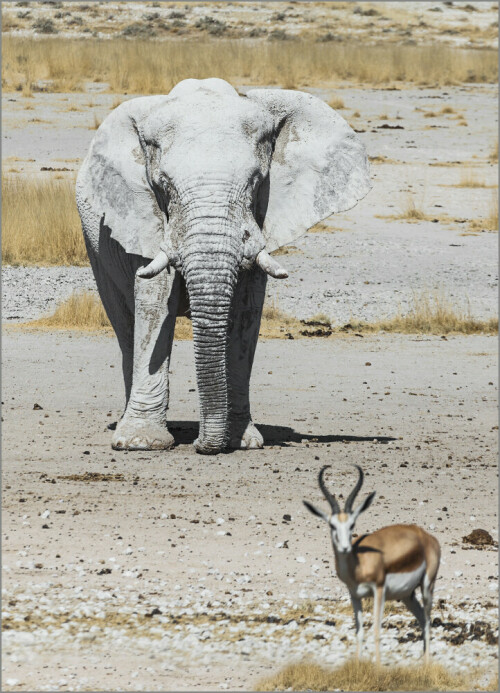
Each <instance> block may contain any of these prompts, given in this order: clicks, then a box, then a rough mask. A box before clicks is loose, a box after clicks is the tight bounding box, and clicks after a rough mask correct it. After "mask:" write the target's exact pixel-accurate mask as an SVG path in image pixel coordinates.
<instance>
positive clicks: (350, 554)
mask: <svg viewBox="0 0 500 693" xmlns="http://www.w3.org/2000/svg"><path fill="white" fill-rule="evenodd" d="M328 467H330V465H325V466H324V467H323V468H322V469H321V471H320V473H319V477H318V481H319V487H320V489H321V490H322V492H323V494H324V496H325V498H326V500H327V501H328V503H329V504H330V507H331V510H332V512H331V515H327V514H326V513H324V512H322V511H321V510H318V508H315V507H314V505H312V504H311V503H309V502H308V501H303V503H304V505H305V506H306V508H307V509H308V510H309V511H310V512H312V513H313V515H317V516H318V517H320V518H321V519H323V520H325V522H327V523H328V525H329V527H330V531H331V535H332V544H333V552H334V554H335V568H336V570H337V575H338V576H339V578H340V579H341V580H342V582H344V583H345V584H346V585H347V587H348V589H349V592H350V595H351V602H352V607H353V610H354V621H355V625H356V638H357V657H358V659H359V657H360V655H361V648H362V644H363V607H362V605H361V599H363V598H364V597H368V596H371V595H373V598H374V606H373V628H374V634H375V653H376V654H375V656H376V661H377V663H380V625H381V621H382V616H383V613H384V603H385V600H391V599H397V600H401V601H402V602H403V603H404V604H405V605H406V606H407V608H408V609H409V610H410V611H411V613H412V614H413V615H414V616H415V617H416V619H417V621H418V622H419V624H420V627H421V628H422V634H423V640H424V655H425V662H426V663H428V661H429V629H430V617H431V608H432V594H433V591H434V584H435V581H436V576H437V572H438V568H439V559H440V555H441V551H440V548H439V543H438V541H437V539H435V538H434V537H432V536H431V535H430V534H428V533H427V532H425V531H424V530H423V529H422V528H421V527H417V526H416V525H390V526H389V527H383V528H382V529H379V530H377V531H376V532H373V533H372V534H364V535H363V536H361V537H359V538H358V539H356V541H355V542H354V543H352V532H353V529H354V525H355V523H356V520H357V519H358V517H359V515H360V514H361V513H362V512H364V511H365V510H367V509H368V508H369V507H370V505H371V504H372V501H373V499H374V497H375V491H372V493H370V494H369V495H368V496H367V497H366V498H365V500H364V501H362V502H361V503H360V504H359V505H358V507H357V508H356V509H355V510H353V509H352V505H353V503H354V500H355V498H356V496H357V495H358V493H359V491H360V489H361V486H362V484H363V470H362V469H361V467H359V466H358V465H356V467H357V469H358V472H359V478H358V481H357V483H356V485H355V487H354V488H353V490H352V491H351V493H350V494H349V496H348V498H347V500H346V502H345V507H344V511H343V512H342V511H341V510H340V506H339V504H338V502H337V499H336V498H335V496H333V495H332V494H331V493H330V492H329V491H328V489H327V488H326V486H325V482H324V480H323V475H324V473H325V469H328ZM419 586H420V588H421V590H422V601H423V606H422V605H421V604H420V602H419V601H418V600H417V598H416V596H415V590H416V589H417V587H419Z"/></svg>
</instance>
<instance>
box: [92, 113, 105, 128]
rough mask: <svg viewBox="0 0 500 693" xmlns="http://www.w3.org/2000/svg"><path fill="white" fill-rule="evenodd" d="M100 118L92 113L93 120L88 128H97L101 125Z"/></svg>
mask: <svg viewBox="0 0 500 693" xmlns="http://www.w3.org/2000/svg"><path fill="white" fill-rule="evenodd" d="M101 123H102V120H101V119H100V118H98V117H97V116H96V114H95V113H94V121H93V122H92V123H91V125H90V128H89V129H90V130H97V129H98V128H99V127H101Z"/></svg>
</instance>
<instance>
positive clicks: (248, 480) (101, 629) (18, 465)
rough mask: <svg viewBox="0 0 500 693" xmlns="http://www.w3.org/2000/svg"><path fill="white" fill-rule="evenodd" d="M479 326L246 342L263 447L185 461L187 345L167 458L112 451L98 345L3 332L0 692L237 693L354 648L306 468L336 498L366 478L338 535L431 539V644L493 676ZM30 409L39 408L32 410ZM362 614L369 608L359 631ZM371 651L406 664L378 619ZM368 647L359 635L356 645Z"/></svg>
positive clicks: (107, 382)
mask: <svg viewBox="0 0 500 693" xmlns="http://www.w3.org/2000/svg"><path fill="white" fill-rule="evenodd" d="M496 349H497V339H496V338H495V337H488V336H474V337H470V336H469V337H448V339H447V340H444V339H441V338H439V337H415V336H402V335H379V336H370V337H365V338H359V337H355V336H340V337H339V338H338V339H330V340H328V341H326V342H322V341H321V340H295V341H286V342H283V341H272V340H270V341H264V342H261V343H260V344H259V346H258V349H257V356H256V363H255V367H254V379H253V402H254V418H255V421H256V423H257V425H259V424H260V426H261V430H262V431H263V433H264V437H265V439H266V442H267V446H266V448H265V449H264V450H261V451H238V452H233V453H231V454H220V455H217V456H214V457H205V456H199V455H196V453H195V452H194V450H193V448H192V446H191V442H192V441H193V440H194V438H195V437H196V432H197V431H196V428H197V423H196V422H197V393H196V379H195V373H194V359H193V353H192V350H193V347H192V343H190V342H178V343H176V344H174V349H173V359H172V370H173V373H172V382H171V410H170V421H171V429H172V432H173V434H174V436H175V438H176V441H177V447H176V448H175V449H174V450H172V451H170V452H164V453H162V452H152V453H149V452H146V453H141V452H135V453H132V452H131V453H118V452H114V451H113V450H111V448H110V438H111V433H110V431H109V430H108V429H107V425H108V424H109V423H110V422H113V421H116V419H117V417H118V416H119V415H120V413H121V406H122V398H123V394H122V385H121V376H120V357H119V352H118V347H117V345H116V342H115V340H114V339H112V338H109V337H105V336H95V335H78V334H75V333H73V334H69V333H58V334H56V335H55V334H50V333H30V332H21V331H18V330H16V329H14V328H9V329H7V330H5V332H4V338H3V373H4V380H3V392H2V399H3V402H4V407H3V417H4V429H3V441H2V442H3V484H4V498H3V528H2V529H3V534H4V536H3V550H4V558H3V609H4V617H3V625H4V637H3V661H2V668H3V671H2V673H3V686H4V690H47V691H48V690H50V691H54V690H67V691H79V690H130V691H136V690H196V689H198V690H222V689H229V690H249V689H250V690H251V689H252V688H254V687H255V686H256V682H257V681H258V680H259V678H261V677H262V675H265V674H268V673H271V672H273V671H276V670H277V669H278V668H280V667H281V666H283V665H285V664H286V663H287V662H289V661H293V660H297V659H299V658H302V657H303V656H304V655H307V656H310V657H311V658H313V659H314V660H315V661H316V662H318V663H320V664H323V665H335V664H337V663H341V662H342V661H344V660H345V659H347V658H348V657H350V656H351V655H352V654H353V652H354V649H355V638H354V627H353V622H352V621H353V619H352V614H351V610H350V605H349V602H348V600H347V592H346V588H345V587H344V586H343V585H342V584H341V583H340V581H339V580H338V579H337V578H336V577H335V576H332V569H333V560H332V558H333V557H332V553H331V547H330V540H329V537H328V535H327V531H326V528H325V527H324V526H323V525H322V524H320V522H319V521H318V520H316V519H315V518H313V517H312V516H311V515H310V514H309V513H307V511H306V509H305V508H304V507H303V505H302V502H301V501H302V499H303V498H307V499H309V500H311V501H312V502H313V503H315V504H318V505H321V506H322V505H323V504H324V501H323V500H322V498H321V496H320V492H319V490H318V488H317V482H316V477H317V472H318V470H319V468H320V466H321V465H322V464H325V463H329V464H331V465H332V469H331V470H330V475H329V485H330V486H331V488H332V489H333V490H335V491H336V492H337V494H338V495H339V496H340V498H342V496H343V497H345V494H346V492H348V491H349V490H350V488H351V486H352V484H353V482H354V476H355V475H354V473H353V470H352V468H351V465H352V464H353V463H357V464H361V465H362V466H363V468H364V470H365V473H366V480H365V487H364V489H363V493H367V492H368V491H371V490H373V489H375V490H376V491H377V497H376V500H375V503H374V505H373V506H372V508H371V509H370V510H369V511H368V512H367V513H365V514H364V515H363V516H362V517H361V518H360V520H359V525H358V527H357V531H359V532H360V533H361V532H365V531H371V530H374V529H376V528H378V527H381V526H383V525H386V524H389V523H393V522H416V523H418V524H421V525H422V526H423V527H425V528H426V529H428V530H429V531H431V532H432V533H434V534H435V535H436V537H437V538H438V539H439V541H440V543H441V546H442V566H441V570H440V573H439V578H438V581H437V588H436V599H435V608H434V610H433V621H434V627H433V629H432V636H431V644H432V651H433V655H434V657H435V659H436V660H437V661H439V662H441V663H442V664H444V665H445V666H447V667H449V668H451V669H453V670H455V671H469V670H471V669H474V668H476V667H477V668H479V671H480V677H482V678H483V679H484V681H487V680H490V679H491V675H492V674H493V672H494V671H495V670H496V667H497V637H498V631H497V575H498V569H497V555H496V546H495V545H493V546H484V547H474V546H473V545H471V544H466V543H464V542H463V540H462V537H464V536H466V535H469V534H470V533H471V532H472V530H473V529H477V528H481V529H485V530H487V531H488V532H489V533H490V534H491V535H492V537H493V540H494V542H495V543H496V540H497V539H498V534H497V531H496V527H497V515H496V508H497V466H496V450H497V430H496V429H497V425H496V424H497V419H496V393H497V375H496ZM35 405H37V406H35ZM370 623H371V617H370V615H369V614H368V615H367V624H370ZM382 642H383V644H382V657H383V661H384V662H385V663H401V662H402V661H404V662H411V661H417V660H418V658H419V656H420V652H421V642H420V640H419V634H418V630H417V627H416V623H415V622H414V621H413V619H412V618H411V616H410V615H409V614H407V613H406V612H405V611H403V610H401V609H400V608H399V607H398V606H396V607H395V608H391V609H390V610H387V613H386V617H385V620H384V629H383V641H382ZM365 643H366V652H367V654H371V653H372V652H373V647H372V635H371V633H369V632H367V633H366V636H365Z"/></svg>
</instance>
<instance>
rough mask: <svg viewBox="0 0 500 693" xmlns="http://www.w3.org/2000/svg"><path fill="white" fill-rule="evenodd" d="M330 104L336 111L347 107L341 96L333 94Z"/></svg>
mask: <svg viewBox="0 0 500 693" xmlns="http://www.w3.org/2000/svg"><path fill="white" fill-rule="evenodd" d="M328 105H329V106H330V108H333V109H334V110H335V111H340V110H342V109H343V108H345V104H344V101H343V100H342V99H341V98H340V96H333V97H332V98H331V99H330V101H329V102H328Z"/></svg>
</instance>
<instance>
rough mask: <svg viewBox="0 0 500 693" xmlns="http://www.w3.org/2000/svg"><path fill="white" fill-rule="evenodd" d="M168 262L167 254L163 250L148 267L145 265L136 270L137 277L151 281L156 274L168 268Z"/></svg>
mask: <svg viewBox="0 0 500 693" xmlns="http://www.w3.org/2000/svg"><path fill="white" fill-rule="evenodd" d="M168 262H169V260H168V255H167V253H166V252H165V251H164V250H160V252H159V253H158V255H156V257H155V258H153V260H151V262H150V263H149V265H146V267H141V268H140V269H138V270H137V276H138V277H142V278H143V279H151V278H152V277H156V275H157V274H160V272H161V271H163V270H164V269H165V267H167V266H168Z"/></svg>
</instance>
